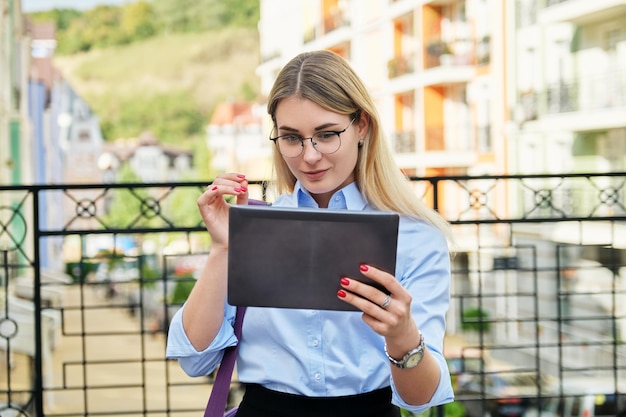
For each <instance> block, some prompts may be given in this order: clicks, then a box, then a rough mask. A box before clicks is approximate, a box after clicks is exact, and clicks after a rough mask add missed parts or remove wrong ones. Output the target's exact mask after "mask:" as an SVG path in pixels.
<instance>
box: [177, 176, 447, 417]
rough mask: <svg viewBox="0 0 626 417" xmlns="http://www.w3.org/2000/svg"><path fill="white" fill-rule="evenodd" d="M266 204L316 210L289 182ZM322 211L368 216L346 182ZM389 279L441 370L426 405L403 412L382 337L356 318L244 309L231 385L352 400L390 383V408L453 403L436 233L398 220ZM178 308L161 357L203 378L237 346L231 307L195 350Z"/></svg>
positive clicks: (441, 253)
mask: <svg viewBox="0 0 626 417" xmlns="http://www.w3.org/2000/svg"><path fill="white" fill-rule="evenodd" d="M273 206H276V207H317V204H316V203H315V201H314V200H313V198H312V197H311V196H310V195H309V194H308V193H307V192H306V190H304V189H302V188H301V187H300V186H299V184H296V187H295V190H294V193H293V194H285V195H282V196H280V197H279V198H278V199H277V200H276V201H275V202H274V203H273ZM328 208H329V209H348V210H372V208H371V207H369V206H368V205H367V203H366V201H365V200H364V198H363V196H362V195H361V193H360V192H359V190H358V188H357V187H356V185H355V184H354V183H352V184H350V185H348V186H346V187H345V188H343V189H342V190H340V191H338V192H336V193H335V194H334V195H333V196H332V198H331V200H330V203H329V206H328ZM276 267H277V268H278V267H280V265H277V266H276ZM396 274H397V279H398V280H400V282H401V283H402V285H403V286H404V287H405V288H406V289H408V290H409V291H410V292H411V295H412V296H413V303H412V314H413V318H414V319H415V322H416V323H417V326H418V327H419V329H420V330H421V331H422V334H423V335H424V340H425V342H426V345H427V346H428V349H429V350H430V352H431V354H432V355H433V357H434V358H435V359H436V360H437V362H438V363H439V367H440V369H441V378H440V381H439V385H438V388H437V391H436V392H435V394H434V395H433V397H432V398H431V400H430V402H429V403H428V404H424V405H421V406H411V405H409V404H407V403H405V402H404V401H403V400H402V398H400V396H399V395H398V392H397V390H396V388H395V386H394V384H393V380H392V378H391V372H390V369H389V361H388V360H387V357H386V355H385V352H384V348H383V347H384V338H383V337H382V336H380V335H378V334H377V333H375V332H374V331H373V330H372V329H371V328H370V327H369V326H367V325H366V324H365V323H364V322H363V320H362V319H361V313H360V312H350V311H348V312H346V311H325V310H294V309H278V308H255V307H248V308H247V309H246V315H245V318H244V322H243V330H242V337H241V341H240V342H239V351H238V357H237V374H238V378H239V380H240V381H242V382H248V383H256V384H261V385H263V386H265V387H266V388H269V389H272V390H276V391H282V392H287V393H292V394H299V395H307V396H341V395H353V394H360V393H365V392H369V391H373V390H376V389H379V388H384V387H386V386H389V385H391V387H392V391H393V400H392V402H393V403H394V404H395V405H397V406H399V407H402V408H405V409H407V410H410V411H412V412H414V413H420V412H423V411H424V410H426V409H427V408H429V407H432V406H435V405H439V404H443V403H447V402H451V401H453V399H454V398H453V397H454V395H453V392H452V387H451V382H450V374H449V371H448V367H447V364H446V361H445V359H444V357H443V355H442V350H443V338H444V333H445V315H446V312H447V310H448V305H449V302H450V294H449V289H450V288H449V285H450V257H449V252H448V247H447V243H446V240H445V237H444V236H443V234H442V233H440V232H439V231H438V230H437V229H435V228H433V227H432V226H430V225H428V224H426V223H425V222H422V221H419V220H415V219H411V218H408V217H405V216H402V217H401V218H400V227H399V234H398V254H397V264H396ZM183 309H184V306H183V308H181V309H180V310H179V311H178V312H177V313H176V314H175V315H174V317H173V318H172V322H171V323H170V328H169V334H168V339H167V352H166V354H167V357H168V358H176V359H178V361H179V363H180V366H181V367H182V368H183V370H184V371H185V372H186V373H187V374H188V375H190V376H203V375H208V374H210V373H211V372H212V371H213V370H214V369H215V367H216V366H217V365H218V364H219V363H220V361H221V359H222V355H223V349H224V348H226V347H228V346H233V345H235V344H236V343H237V339H236V337H235V335H234V331H233V323H234V320H235V308H234V307H233V306H227V307H226V311H225V320H224V321H223V323H222V327H221V329H220V331H219V332H218V334H217V336H216V337H215V339H214V340H213V342H212V343H211V345H210V346H209V347H207V348H206V349H205V350H203V351H202V352H198V351H196V350H195V349H194V347H193V346H192V345H191V343H190V342H189V339H188V338H187V335H186V334H185V331H184V329H183V324H182V310H183ZM416 383H419V381H416Z"/></svg>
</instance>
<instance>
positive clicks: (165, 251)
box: [0, 173, 626, 416]
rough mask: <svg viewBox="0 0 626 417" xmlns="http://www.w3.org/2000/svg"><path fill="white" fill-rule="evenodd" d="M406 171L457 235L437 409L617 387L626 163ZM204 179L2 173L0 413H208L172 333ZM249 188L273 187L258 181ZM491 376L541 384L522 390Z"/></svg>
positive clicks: (198, 257)
mask: <svg viewBox="0 0 626 417" xmlns="http://www.w3.org/2000/svg"><path fill="white" fill-rule="evenodd" d="M411 181H412V183H413V184H414V186H415V192H416V193H418V194H419V195H420V196H422V197H423V199H424V201H425V202H427V204H429V205H431V206H432V207H434V208H436V209H437V210H439V212H440V213H441V214H442V215H443V216H444V217H445V218H446V219H448V220H449V221H450V223H451V224H452V227H453V232H454V236H455V242H454V246H453V247H454V249H455V256H454V257H453V258H452V268H453V270H452V272H453V274H452V282H451V292H452V293H451V297H452V302H451V307H450V311H449V314H448V333H447V339H446V346H445V352H444V353H445V355H446V357H447V358H448V360H449V361H450V367H451V371H452V377H453V381H454V383H455V389H456V391H457V401H456V402H455V403H454V405H451V406H446V407H442V408H439V409H438V410H434V411H437V412H439V413H445V414H447V415H464V414H467V415H476V416H477V415H478V414H480V415H481V416H482V415H486V414H487V412H489V413H490V414H491V415H493V414H494V413H496V412H498V411H497V410H499V408H497V407H501V406H509V408H511V407H513V406H514V407H513V408H515V407H517V408H516V409H522V408H523V409H524V410H525V411H527V410H533V409H534V410H537V409H542V408H544V406H547V405H548V404H551V401H557V400H559V399H563V398H565V397H566V396H567V395H570V394H571V393H572V391H567V390H566V389H565V388H564V384H563V382H568V381H569V380H572V379H573V378H574V376H584V377H585V378H586V380H587V381H588V382H589V383H590V384H595V385H599V383H600V382H599V381H605V380H609V381H611V382H612V385H611V386H610V387H609V390H612V391H611V392H612V393H616V392H618V388H619V384H620V382H619V381H621V380H623V379H626V375H625V372H626V351H625V349H626V348H625V347H624V338H625V337H626V312H625V311H624V307H623V303H622V302H621V300H622V299H623V297H624V291H625V290H626V206H625V198H624V192H625V186H624V184H625V182H626V173H606V174H591V173H590V174H562V175H507V176H478V177H477V176H474V177H469V176H457V177H430V178H418V177H414V178H411ZM205 186H206V184H205V183H198V182H194V183H163V184H103V185H31V186H0V283H1V286H0V352H2V355H3V356H2V357H1V358H0V369H1V370H2V373H1V374H0V415H2V416H5V415H6V416H9V415H21V416H24V415H26V416H104V415H157V414H158V415H164V416H178V415H190V414H191V413H195V414H198V413H199V412H201V411H202V409H203V407H204V406H205V405H206V399H207V397H208V394H209V392H210V383H211V381H212V379H211V377H207V378H195V379H192V378H189V377H187V376H186V375H184V374H183V373H182V372H181V370H180V368H179V367H178V365H177V364H176V363H175V362H174V361H168V360H166V359H165V358H164V349H165V348H164V346H165V334H166V331H167V325H168V323H169V319H170V317H171V315H172V314H173V312H174V311H175V310H176V309H177V308H178V307H179V306H180V304H181V303H182V302H183V301H184V299H185V297H186V295H187V294H188V292H189V289H190V287H191V286H192V285H193V283H194V281H195V279H194V273H195V271H196V270H197V268H198V266H199V265H201V264H202V262H203V257H204V256H206V253H207V252H208V250H209V248H210V241H209V238H208V236H207V233H206V231H205V228H204V226H203V224H202V221H201V219H200V216H199V215H198V213H197V210H196V203H195V201H196V198H197V197H198V195H199V194H200V193H201V192H202V190H203V189H204V188H205ZM250 190H251V193H252V196H253V197H256V198H265V199H268V200H270V201H271V200H272V195H271V190H269V189H268V188H267V186H266V184H265V183H264V182H261V181H258V182H252V183H251V186H250ZM512 377H515V378H512ZM494 378H499V379H516V380H523V379H524V378H525V379H526V380H527V381H531V382H530V385H528V386H526V387H525V390H524V391H523V392H521V393H517V394H511V392H512V391H511V390H509V391H508V393H505V392H504V391H502V392H497V391H493V388H492V387H493V386H494V384H492V382H493V381H492V379H494ZM595 381H598V383H597V384H596V382H595ZM234 388H236V385H235V386H234ZM568 389H569V388H568ZM622 389H623V388H622ZM622 392H623V391H622ZM237 393H238V390H236V389H233V401H236V397H237ZM607 394H610V393H607ZM606 398H610V397H609V396H606V397H605V399H606ZM607 401H608V400H607ZM493 407H496V409H494V408H493ZM520 407H521V408H520ZM494 410H495V411H494ZM500 411H502V410H500ZM509 411H510V410H509ZM617 413H618V411H615V415H617Z"/></svg>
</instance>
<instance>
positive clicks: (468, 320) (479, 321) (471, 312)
mask: <svg viewBox="0 0 626 417" xmlns="http://www.w3.org/2000/svg"><path fill="white" fill-rule="evenodd" d="M488 319H489V313H487V312H486V311H484V310H483V309H481V308H479V307H471V308H467V309H465V310H463V318H462V323H461V328H462V329H463V330H466V331H475V332H487V331H489V327H490V326H489V324H490V323H489V321H488Z"/></svg>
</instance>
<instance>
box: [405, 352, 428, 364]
mask: <svg viewBox="0 0 626 417" xmlns="http://www.w3.org/2000/svg"><path fill="white" fill-rule="evenodd" d="M423 356H424V351H423V350H420V351H418V352H415V353H413V354H412V355H411V356H409V357H408V358H407V360H406V363H405V365H404V366H405V367H406V368H413V367H414V366H417V364H418V363H420V361H421V360H422V357H423Z"/></svg>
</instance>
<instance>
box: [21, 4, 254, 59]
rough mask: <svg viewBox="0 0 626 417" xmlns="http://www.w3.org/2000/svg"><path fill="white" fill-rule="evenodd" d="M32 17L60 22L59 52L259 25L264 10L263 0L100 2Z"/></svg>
mask: <svg viewBox="0 0 626 417" xmlns="http://www.w3.org/2000/svg"><path fill="white" fill-rule="evenodd" d="M29 16H30V17H31V18H32V19H33V20H34V21H35V22H43V21H52V22H54V23H55V24H56V29H57V42H58V46H57V53H58V54H75V53H78V52H85V51H90V50H93V49H99V48H106V47H110V46H116V45H125V44H129V43H132V42H136V41H139V40H143V39H147V38H149V37H152V36H157V35H160V34H163V33H188V32H202V31H207V30H221V29H224V28H227V27H246V28H255V27H256V25H257V22H258V20H259V16H260V13H259V0H152V1H151V2H149V1H146V0H137V1H134V2H130V3H126V4H124V5H123V6H97V7H95V8H93V9H89V10H86V11H84V12H80V11H78V10H73V9H53V10H51V11H46V12H36V13H31V14H30V15H29Z"/></svg>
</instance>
